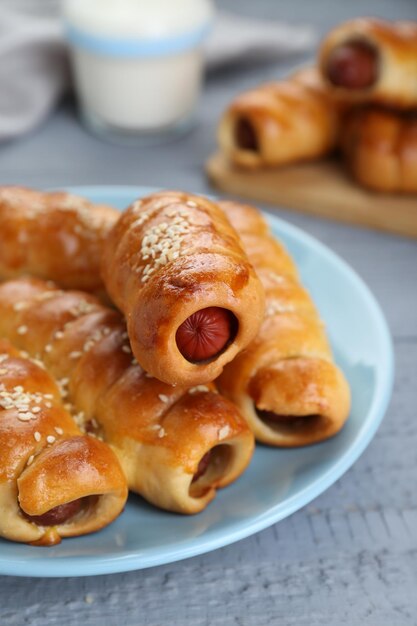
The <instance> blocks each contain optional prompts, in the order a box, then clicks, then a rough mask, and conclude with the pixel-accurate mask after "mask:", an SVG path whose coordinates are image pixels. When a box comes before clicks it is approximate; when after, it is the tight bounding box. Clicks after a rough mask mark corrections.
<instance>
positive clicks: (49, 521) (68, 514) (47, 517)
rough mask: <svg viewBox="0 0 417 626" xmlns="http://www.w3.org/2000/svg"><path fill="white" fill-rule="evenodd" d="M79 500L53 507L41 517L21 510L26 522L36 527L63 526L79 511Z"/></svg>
mask: <svg viewBox="0 0 417 626" xmlns="http://www.w3.org/2000/svg"><path fill="white" fill-rule="evenodd" d="M81 502H82V500H81V498H79V499H78V500H73V501H72V502H66V503H65V504H60V505H59V506H56V507H54V508H53V509H51V510H50V511H47V512H46V513H44V514H43V515H28V514H27V513H25V512H24V511H23V510H22V513H23V515H24V516H25V517H26V519H27V520H29V521H30V522H33V523H34V524H37V525H38V526H57V525H58V524H65V522H68V520H70V519H71V518H72V517H74V516H75V515H76V514H77V513H78V512H79V511H80V510H81Z"/></svg>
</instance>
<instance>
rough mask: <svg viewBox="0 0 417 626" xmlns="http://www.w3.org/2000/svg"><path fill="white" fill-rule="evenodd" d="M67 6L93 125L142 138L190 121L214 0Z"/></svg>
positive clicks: (76, 67) (84, 109)
mask: <svg viewBox="0 0 417 626" xmlns="http://www.w3.org/2000/svg"><path fill="white" fill-rule="evenodd" d="M63 13H64V21H65V29H66V33H67V39H68V42H69V44H70V50H71V60H72V65H73V72H74V79H75V85H76V91H77V95H78V100H79V105H80V111H81V116H82V118H83V120H84V121H85V123H86V124H87V126H88V127H89V128H91V129H92V130H94V131H95V132H98V133H99V134H100V135H104V136H106V137H108V138H110V139H114V140H118V141H123V142H133V143H137V142H138V141H139V142H141V141H145V142H147V141H150V142H153V141H155V140H156V141H160V140H161V139H164V138H166V137H167V136H171V135H173V134H174V135H175V134H178V133H179V132H182V131H184V130H185V129H186V128H188V127H189V126H190V124H191V123H192V120H193V116H194V112H195V109H196V103H197V101H198V96H199V94H200V89H201V82H202V74H203V58H202V43H203V41H204V39H205V37H206V35H207V33H208V32H209V29H210V25H211V22H212V17H213V5H212V3H211V0H65V1H64V4H63Z"/></svg>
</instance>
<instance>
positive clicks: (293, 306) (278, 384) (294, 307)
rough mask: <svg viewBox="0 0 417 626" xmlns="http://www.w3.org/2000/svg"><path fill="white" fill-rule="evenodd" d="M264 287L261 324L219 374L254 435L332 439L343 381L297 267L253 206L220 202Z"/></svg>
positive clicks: (345, 390)
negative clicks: (247, 346)
mask: <svg viewBox="0 0 417 626" xmlns="http://www.w3.org/2000/svg"><path fill="white" fill-rule="evenodd" d="M220 206H221V207H222V209H224V211H225V212H226V214H227V216H228V217H229V219H230V221H231V223H232V224H233V225H234V227H235V228H236V230H237V231H238V232H239V234H240V236H241V238H242V241H243V244H244V246H245V249H246V251H247V254H248V256H249V259H250V260H251V262H252V263H253V265H254V267H255V268H256V271H257V272H258V275H259V277H260V279H261V280H262V282H263V285H264V287H265V292H266V312H265V318H264V321H263V324H262V326H261V330H260V332H259V333H258V335H257V337H256V339H255V340H254V341H253V342H252V343H251V345H250V346H249V348H247V349H246V350H245V351H244V352H241V353H240V354H238V356H237V357H236V358H235V360H234V361H233V362H232V363H230V364H229V365H228V366H227V367H226V368H225V369H224V372H223V374H222V376H221V377H220V379H219V381H218V382H219V388H220V390H221V391H222V393H223V394H224V395H226V396H228V397H229V398H230V399H231V400H233V402H235V403H236V404H237V406H238V407H239V408H240V409H241V411H242V413H243V415H244V416H245V417H246V419H247V421H248V423H249V425H250V426H251V428H252V429H253V431H254V433H255V436H256V438H257V439H258V440H259V441H261V442H264V443H268V444H271V445H275V446H301V445H306V444H310V443H314V442H317V441H321V440H323V439H327V438H328V437H331V436H332V435H334V434H335V433H337V432H338V431H339V430H340V429H341V428H342V426H343V424H344V423H345V421H346V419H347V417H348V414H349V408H350V393H349V387H348V385H347V382H346V380H345V378H344V376H343V374H342V372H341V371H340V370H339V368H338V367H337V366H336V365H335V364H334V362H333V359H332V355H331V352H330V348H329V345H328V342H327V339H326V335H325V332H324V329H323V323H322V322H321V320H320V318H319V316H318V312H317V311H316V309H315V307H314V304H313V302H312V300H311V298H310V297H309V295H308V294H307V292H306V291H305V290H304V289H303V287H302V286H301V284H300V282H299V278H298V275H297V270H296V267H295V265H294V263H293V261H292V259H291V258H290V256H289V255H288V253H287V252H286V251H285V249H284V248H283V246H281V245H280V244H278V243H277V242H276V240H275V239H273V238H272V236H271V235H270V234H269V229H268V226H267V224H266V223H265V221H264V220H263V218H262V217H261V215H260V214H259V213H258V212H257V211H256V210H255V209H253V208H251V207H248V206H243V205H238V204H237V203H233V202H222V203H220Z"/></svg>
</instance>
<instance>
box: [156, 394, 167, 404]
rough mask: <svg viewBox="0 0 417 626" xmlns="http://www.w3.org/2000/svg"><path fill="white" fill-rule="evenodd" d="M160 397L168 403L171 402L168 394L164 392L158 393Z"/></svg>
mask: <svg viewBox="0 0 417 626" xmlns="http://www.w3.org/2000/svg"><path fill="white" fill-rule="evenodd" d="M158 398H159V399H160V401H161V402H165V404H168V402H169V398H168V396H166V395H165V394H164V393H160V394H159V395H158Z"/></svg>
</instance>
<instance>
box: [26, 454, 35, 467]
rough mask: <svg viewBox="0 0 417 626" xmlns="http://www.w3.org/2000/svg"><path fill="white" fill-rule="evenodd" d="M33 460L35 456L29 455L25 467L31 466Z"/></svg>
mask: <svg viewBox="0 0 417 626" xmlns="http://www.w3.org/2000/svg"><path fill="white" fill-rule="evenodd" d="M34 458H35V455H34V454H31V455H30V457H29V458H28V460H27V463H26V465H28V466H29V465H32V463H33V461H34Z"/></svg>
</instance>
